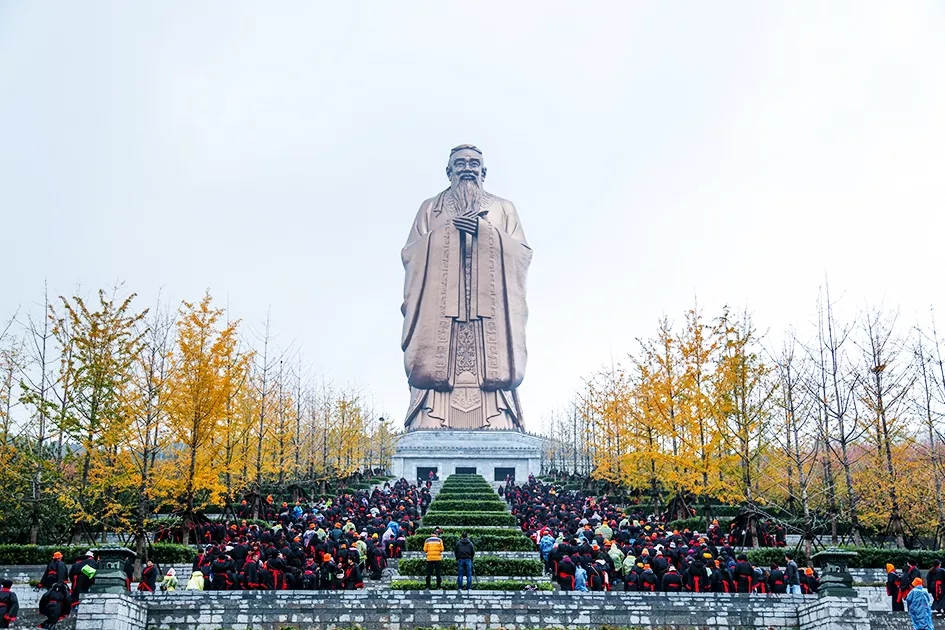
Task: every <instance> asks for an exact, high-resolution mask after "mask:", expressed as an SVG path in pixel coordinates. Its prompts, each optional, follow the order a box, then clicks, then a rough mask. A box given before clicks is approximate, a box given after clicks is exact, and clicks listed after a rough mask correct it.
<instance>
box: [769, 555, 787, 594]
mask: <svg viewBox="0 0 945 630" xmlns="http://www.w3.org/2000/svg"><path fill="white" fill-rule="evenodd" d="M768 592H769V593H773V594H782V593H787V580H786V579H785V577H784V571H782V570H781V568H780V567H779V566H778V563H777V562H772V563H771V569H770V571H768Z"/></svg>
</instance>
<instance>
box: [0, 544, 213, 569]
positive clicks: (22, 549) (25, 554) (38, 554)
mask: <svg viewBox="0 0 945 630" xmlns="http://www.w3.org/2000/svg"><path fill="white" fill-rule="evenodd" d="M96 547H98V545H93V546H91V547H90V546H89V545H61V546H58V547H56V546H46V545H0V564H46V563H47V562H49V561H50V560H51V559H52V555H53V553H54V552H56V551H61V552H62V559H63V561H64V562H66V563H67V564H72V562H73V561H75V560H76V559H78V558H81V557H82V556H84V555H85V552H86V551H88V550H89V549H95V548H96ZM151 548H152V550H153V552H154V554H153V556H152V558H151V559H152V560H154V561H155V562H156V563H157V564H164V565H168V564H186V563H190V562H193V561H194V558H196V557H197V551H196V550H195V549H194V548H193V547H190V546H188V545H173V544H170V543H157V544H155V545H152V547H151Z"/></svg>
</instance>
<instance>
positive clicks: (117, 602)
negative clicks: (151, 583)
mask: <svg viewBox="0 0 945 630" xmlns="http://www.w3.org/2000/svg"><path fill="white" fill-rule="evenodd" d="M148 608H149V607H148V602H147V601H146V600H143V599H142V598H140V597H136V596H134V595H130V594H124V593H122V594H112V593H95V594H91V593H90V594H88V595H86V596H84V597H83V598H82V603H81V604H80V605H79V612H78V614H77V616H76V619H75V628H76V630H146V628H147V627H148Z"/></svg>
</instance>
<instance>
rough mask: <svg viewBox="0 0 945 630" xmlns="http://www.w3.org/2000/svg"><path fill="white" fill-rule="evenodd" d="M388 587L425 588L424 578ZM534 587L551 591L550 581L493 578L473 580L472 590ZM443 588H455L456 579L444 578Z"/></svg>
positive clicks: (513, 589)
mask: <svg viewBox="0 0 945 630" xmlns="http://www.w3.org/2000/svg"><path fill="white" fill-rule="evenodd" d="M390 587H391V588H392V589H393V590H395V591H422V590H425V589H426V588H427V584H426V581H425V580H393V581H392V582H391V583H390ZM530 587H534V588H535V590H537V591H553V590H555V587H554V584H552V583H551V582H526V581H523V580H495V581H493V582H478V581H475V580H474V581H473V585H472V590H474V591H524V590H525V589H527V588H530ZM443 590H448V591H454V590H456V580H444V581H443Z"/></svg>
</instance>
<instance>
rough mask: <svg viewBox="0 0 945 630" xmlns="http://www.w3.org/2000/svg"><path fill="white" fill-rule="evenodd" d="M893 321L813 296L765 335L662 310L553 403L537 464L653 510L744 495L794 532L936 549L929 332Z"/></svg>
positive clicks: (938, 401)
mask: <svg viewBox="0 0 945 630" xmlns="http://www.w3.org/2000/svg"><path fill="white" fill-rule="evenodd" d="M900 327H901V326H900V324H899V322H898V318H897V315H896V313H894V312H889V311H883V310H882V309H878V310H866V311H864V312H861V313H859V314H857V315H855V316H854V317H852V318H851V321H850V322H841V321H839V318H838V317H837V315H836V313H835V307H834V305H833V304H832V303H830V302H829V299H828V298H827V297H826V296H825V297H824V298H823V299H822V300H821V301H820V302H819V303H818V308H817V315H816V319H815V322H814V324H813V325H812V326H811V327H810V328H809V329H808V330H806V331H802V332H797V331H789V332H788V333H787V334H786V335H784V336H783V337H782V338H781V339H780V341H779V342H778V343H775V342H774V339H773V335H771V334H768V335H762V334H761V333H759V331H758V329H757V327H756V326H755V324H754V323H753V321H752V319H751V317H750V316H749V315H748V314H747V313H741V314H734V313H732V312H730V311H728V310H724V311H723V312H722V313H721V314H719V315H718V316H717V317H715V318H712V319H711V320H709V319H707V318H706V317H705V315H704V314H703V313H702V312H701V310H700V309H698V308H693V309H692V310H690V311H688V312H687V313H685V314H684V316H683V317H682V318H681V322H680V323H679V324H673V323H672V322H670V321H669V319H667V318H664V319H663V320H661V321H660V322H659V323H658V326H657V328H656V331H655V333H654V334H653V336H652V337H650V338H648V339H643V340H640V341H639V345H638V347H637V348H636V349H633V351H632V352H630V353H628V355H627V358H626V360H625V361H623V362H621V364H618V365H614V366H612V367H609V368H607V369H604V370H601V371H600V372H598V373H596V374H593V375H591V376H590V377H588V378H587V379H586V380H585V383H584V385H583V386H582V388H581V390H580V391H579V393H578V394H577V395H576V396H575V397H574V400H573V403H572V404H571V406H570V408H568V409H565V410H562V411H560V412H558V413H556V415H555V418H554V419H553V421H552V426H551V437H552V442H551V447H550V448H549V451H548V453H547V457H548V461H547V465H548V467H549V468H552V469H554V470H557V471H572V472H579V473H588V474H590V475H591V476H592V477H593V478H595V479H597V480H598V481H599V482H603V483H605V484H606V485H607V487H609V488H611V489H612V490H613V492H614V493H616V494H631V495H633V496H635V497H637V499H636V500H638V501H640V503H641V504H646V505H650V506H655V507H659V509H665V508H666V506H668V505H670V502H671V500H672V499H673V498H674V497H682V498H684V499H685V500H686V504H687V505H688V507H690V508H699V513H700V514H701V515H703V516H705V517H707V518H711V515H712V514H713V506H717V505H718V504H720V503H723V504H730V505H732V504H734V505H742V504H747V503H749V502H750V503H751V504H753V505H754V506H756V508H757V509H759V510H760V511H761V512H762V513H767V514H772V515H777V516H778V517H779V518H784V519H786V520H788V521H790V522H791V523H793V525H794V529H793V530H792V531H793V532H794V533H803V532H804V531H805V529H806V528H807V527H812V528H819V529H820V531H826V532H827V534H833V533H836V532H839V533H840V534H843V533H845V532H850V538H849V539H848V540H853V541H856V542H860V541H862V540H863V539H864V537H867V536H868V537H869V538H871V539H873V540H879V539H882V540H885V541H887V542H890V543H893V544H897V545H899V546H903V545H906V544H917V543H918V541H919V540H920V539H923V540H925V541H926V543H928V542H929V541H932V540H935V539H938V544H939V545H940V544H941V542H942V541H941V538H942V532H943V525H945V509H943V496H942V466H941V457H942V434H941V432H940V431H941V421H942V414H943V412H945V367H943V361H942V356H941V343H940V340H939V339H938V336H937V333H936V331H935V328H934V322H930V323H929V324H928V325H927V326H925V327H924V328H919V327H915V328H912V329H910V330H906V331H905V332H902V331H900ZM716 509H717V508H716ZM683 516H688V515H687V514H671V515H670V517H672V518H678V517H683Z"/></svg>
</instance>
